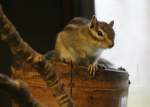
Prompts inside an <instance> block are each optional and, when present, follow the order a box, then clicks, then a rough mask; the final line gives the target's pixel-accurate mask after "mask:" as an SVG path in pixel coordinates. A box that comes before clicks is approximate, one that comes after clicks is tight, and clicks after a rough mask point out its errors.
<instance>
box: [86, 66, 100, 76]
mask: <svg viewBox="0 0 150 107" xmlns="http://www.w3.org/2000/svg"><path fill="white" fill-rule="evenodd" d="M97 69H98V67H97V65H96V64H90V65H89V66H88V72H89V74H90V76H92V77H94V76H95V74H96V71H97Z"/></svg>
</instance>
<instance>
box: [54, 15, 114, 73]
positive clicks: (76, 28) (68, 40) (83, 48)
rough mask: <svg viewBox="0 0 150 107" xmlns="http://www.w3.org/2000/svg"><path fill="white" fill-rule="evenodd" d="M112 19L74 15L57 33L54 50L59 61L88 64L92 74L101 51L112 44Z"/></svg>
mask: <svg viewBox="0 0 150 107" xmlns="http://www.w3.org/2000/svg"><path fill="white" fill-rule="evenodd" d="M113 25H114V21H111V22H110V23H106V22H104V21H98V20H97V19H96V17H95V16H92V18H91V20H88V19H85V18H81V17H75V18H73V19H72V20H71V21H70V22H69V23H68V24H67V25H66V26H65V27H64V29H63V30H62V31H61V32H59V33H58V35H57V38H56V44H55V49H54V51H55V52H56V53H57V55H58V56H57V58H58V59H59V60H60V61H63V62H66V63H70V62H72V63H73V64H75V65H81V66H82V65H83V66H88V71H89V73H90V75H92V76H94V75H95V72H96V70H97V68H98V66H97V65H98V64H97V62H98V60H99V56H100V55H101V53H102V51H103V50H105V49H109V48H112V47H113V46H114V37H115V33H114V30H113Z"/></svg>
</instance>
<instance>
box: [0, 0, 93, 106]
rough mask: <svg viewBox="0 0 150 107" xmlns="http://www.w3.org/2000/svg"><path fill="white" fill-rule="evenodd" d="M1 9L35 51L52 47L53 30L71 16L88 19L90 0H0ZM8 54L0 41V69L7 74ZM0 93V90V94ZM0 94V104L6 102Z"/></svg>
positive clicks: (90, 14)
mask: <svg viewBox="0 0 150 107" xmlns="http://www.w3.org/2000/svg"><path fill="white" fill-rule="evenodd" d="M0 2H1V4H2V6H3V10H4V12H5V14H6V15H7V16H8V18H9V19H10V20H11V21H12V22H13V24H14V25H15V26H16V28H17V30H18V31H19V33H20V34H21V36H22V37H23V39H24V40H25V41H27V42H28V43H29V44H30V45H31V46H32V47H33V48H34V49H35V50H36V51H38V52H40V53H46V52H47V51H48V50H51V49H53V47H54V43H55V38H56V35H57V33H58V32H59V31H60V30H61V29H62V28H63V27H64V25H66V24H67V22H68V21H69V20H70V19H72V18H73V17H75V16H83V17H87V18H90V17H91V16H92V15H93V14H94V0H0ZM11 63H12V56H11V53H10V50H9V48H8V46H7V44H5V43H0V72H3V73H7V74H10V72H9V71H10V65H11ZM0 94H1V93H0ZM5 101H6V99H5V98H4V97H3V98H1V97H0V103H1V102H3V103H2V104H0V107H10V103H8V102H7V104H6V102H5Z"/></svg>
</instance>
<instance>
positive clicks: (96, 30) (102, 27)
mask: <svg viewBox="0 0 150 107" xmlns="http://www.w3.org/2000/svg"><path fill="white" fill-rule="evenodd" d="M113 25H114V21H111V22H110V23H106V22H100V21H97V19H96V17H95V16H93V17H92V19H91V21H90V23H89V31H90V32H91V37H92V38H93V42H94V45H95V46H97V47H99V48H112V47H113V46H114V37H115V33H114V30H113Z"/></svg>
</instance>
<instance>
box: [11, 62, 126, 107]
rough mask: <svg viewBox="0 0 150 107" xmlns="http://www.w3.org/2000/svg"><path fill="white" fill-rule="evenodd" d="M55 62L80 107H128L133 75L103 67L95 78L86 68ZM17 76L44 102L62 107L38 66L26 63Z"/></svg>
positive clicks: (65, 84)
mask: <svg viewBox="0 0 150 107" xmlns="http://www.w3.org/2000/svg"><path fill="white" fill-rule="evenodd" d="M54 65H55V66H54V69H55V70H56V71H57V73H58V75H59V77H60V79H61V80H62V82H63V83H64V86H65V89H66V91H67V93H68V94H70V96H72V98H73V101H74V102H75V105H76V107H126V103H127V96H128V87H129V80H128V76H129V75H128V73H127V72H126V71H121V70H118V69H109V70H99V71H97V72H96V76H95V77H94V78H92V77H90V76H89V73H88V71H87V68H86V67H81V66H73V68H72V67H71V66H70V65H67V64H63V63H55V64H54ZM13 76H14V78H20V79H23V80H25V81H26V82H27V83H28V85H29V87H30V90H31V92H32V94H33V96H34V97H35V98H36V99H38V100H39V101H40V102H41V103H43V104H44V105H46V106H47V107H59V106H58V105H57V103H56V101H55V99H54V98H53V97H52V95H51V94H50V93H49V89H48V88H47V86H46V84H45V82H44V81H43V80H42V78H41V77H40V75H39V74H38V73H37V72H36V70H35V69H34V68H32V67H31V66H29V65H26V64H25V65H24V67H23V69H22V68H20V69H18V70H16V72H15V73H14V75H13ZM71 77H72V78H71Z"/></svg>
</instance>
